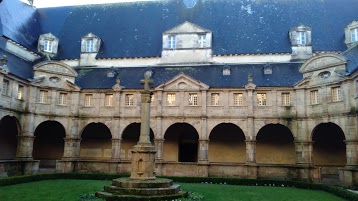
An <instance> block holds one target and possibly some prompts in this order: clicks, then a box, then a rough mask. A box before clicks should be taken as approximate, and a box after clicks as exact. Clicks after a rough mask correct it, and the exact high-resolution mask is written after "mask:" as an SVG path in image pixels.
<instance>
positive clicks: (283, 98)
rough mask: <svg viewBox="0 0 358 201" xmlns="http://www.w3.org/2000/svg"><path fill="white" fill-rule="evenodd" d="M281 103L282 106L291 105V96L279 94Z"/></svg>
mask: <svg viewBox="0 0 358 201" xmlns="http://www.w3.org/2000/svg"><path fill="white" fill-rule="evenodd" d="M281 102H282V105H283V106H290V105H291V96H290V93H282V94H281Z"/></svg>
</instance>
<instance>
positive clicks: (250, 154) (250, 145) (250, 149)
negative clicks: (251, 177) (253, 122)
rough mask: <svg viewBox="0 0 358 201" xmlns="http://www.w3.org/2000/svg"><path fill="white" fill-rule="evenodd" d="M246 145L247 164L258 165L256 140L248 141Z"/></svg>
mask: <svg viewBox="0 0 358 201" xmlns="http://www.w3.org/2000/svg"><path fill="white" fill-rule="evenodd" d="M245 143H246V163H256V140H254V139H248V140H245Z"/></svg>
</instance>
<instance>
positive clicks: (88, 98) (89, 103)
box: [85, 94, 92, 107]
mask: <svg viewBox="0 0 358 201" xmlns="http://www.w3.org/2000/svg"><path fill="white" fill-rule="evenodd" d="M85 106H86V107H90V106H92V94H86V95H85Z"/></svg>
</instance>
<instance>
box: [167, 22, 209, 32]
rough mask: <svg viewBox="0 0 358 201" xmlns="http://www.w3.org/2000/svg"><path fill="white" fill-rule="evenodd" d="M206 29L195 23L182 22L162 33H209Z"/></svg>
mask: <svg viewBox="0 0 358 201" xmlns="http://www.w3.org/2000/svg"><path fill="white" fill-rule="evenodd" d="M209 32H211V31H209V30H208V29H204V28H202V27H200V26H198V25H196V24H193V23H191V22H188V21H186V22H184V23H182V24H180V25H178V26H176V27H174V28H172V29H169V30H168V31H166V32H164V34H178V33H209Z"/></svg>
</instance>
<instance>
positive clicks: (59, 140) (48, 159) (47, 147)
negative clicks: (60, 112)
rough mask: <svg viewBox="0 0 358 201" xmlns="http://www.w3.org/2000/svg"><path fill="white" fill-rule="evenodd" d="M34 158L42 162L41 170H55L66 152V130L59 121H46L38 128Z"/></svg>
mask: <svg viewBox="0 0 358 201" xmlns="http://www.w3.org/2000/svg"><path fill="white" fill-rule="evenodd" d="M34 135H35V140H34V148H33V152H32V156H33V158H34V159H35V160H40V168H55V167H56V160H61V159H62V157H63V150H64V144H65V143H64V138H65V137H66V130H65V128H64V127H63V126H62V124H61V123H59V122H57V121H45V122H42V123H41V124H40V125H38V126H37V128H36V130H35V134H34Z"/></svg>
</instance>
